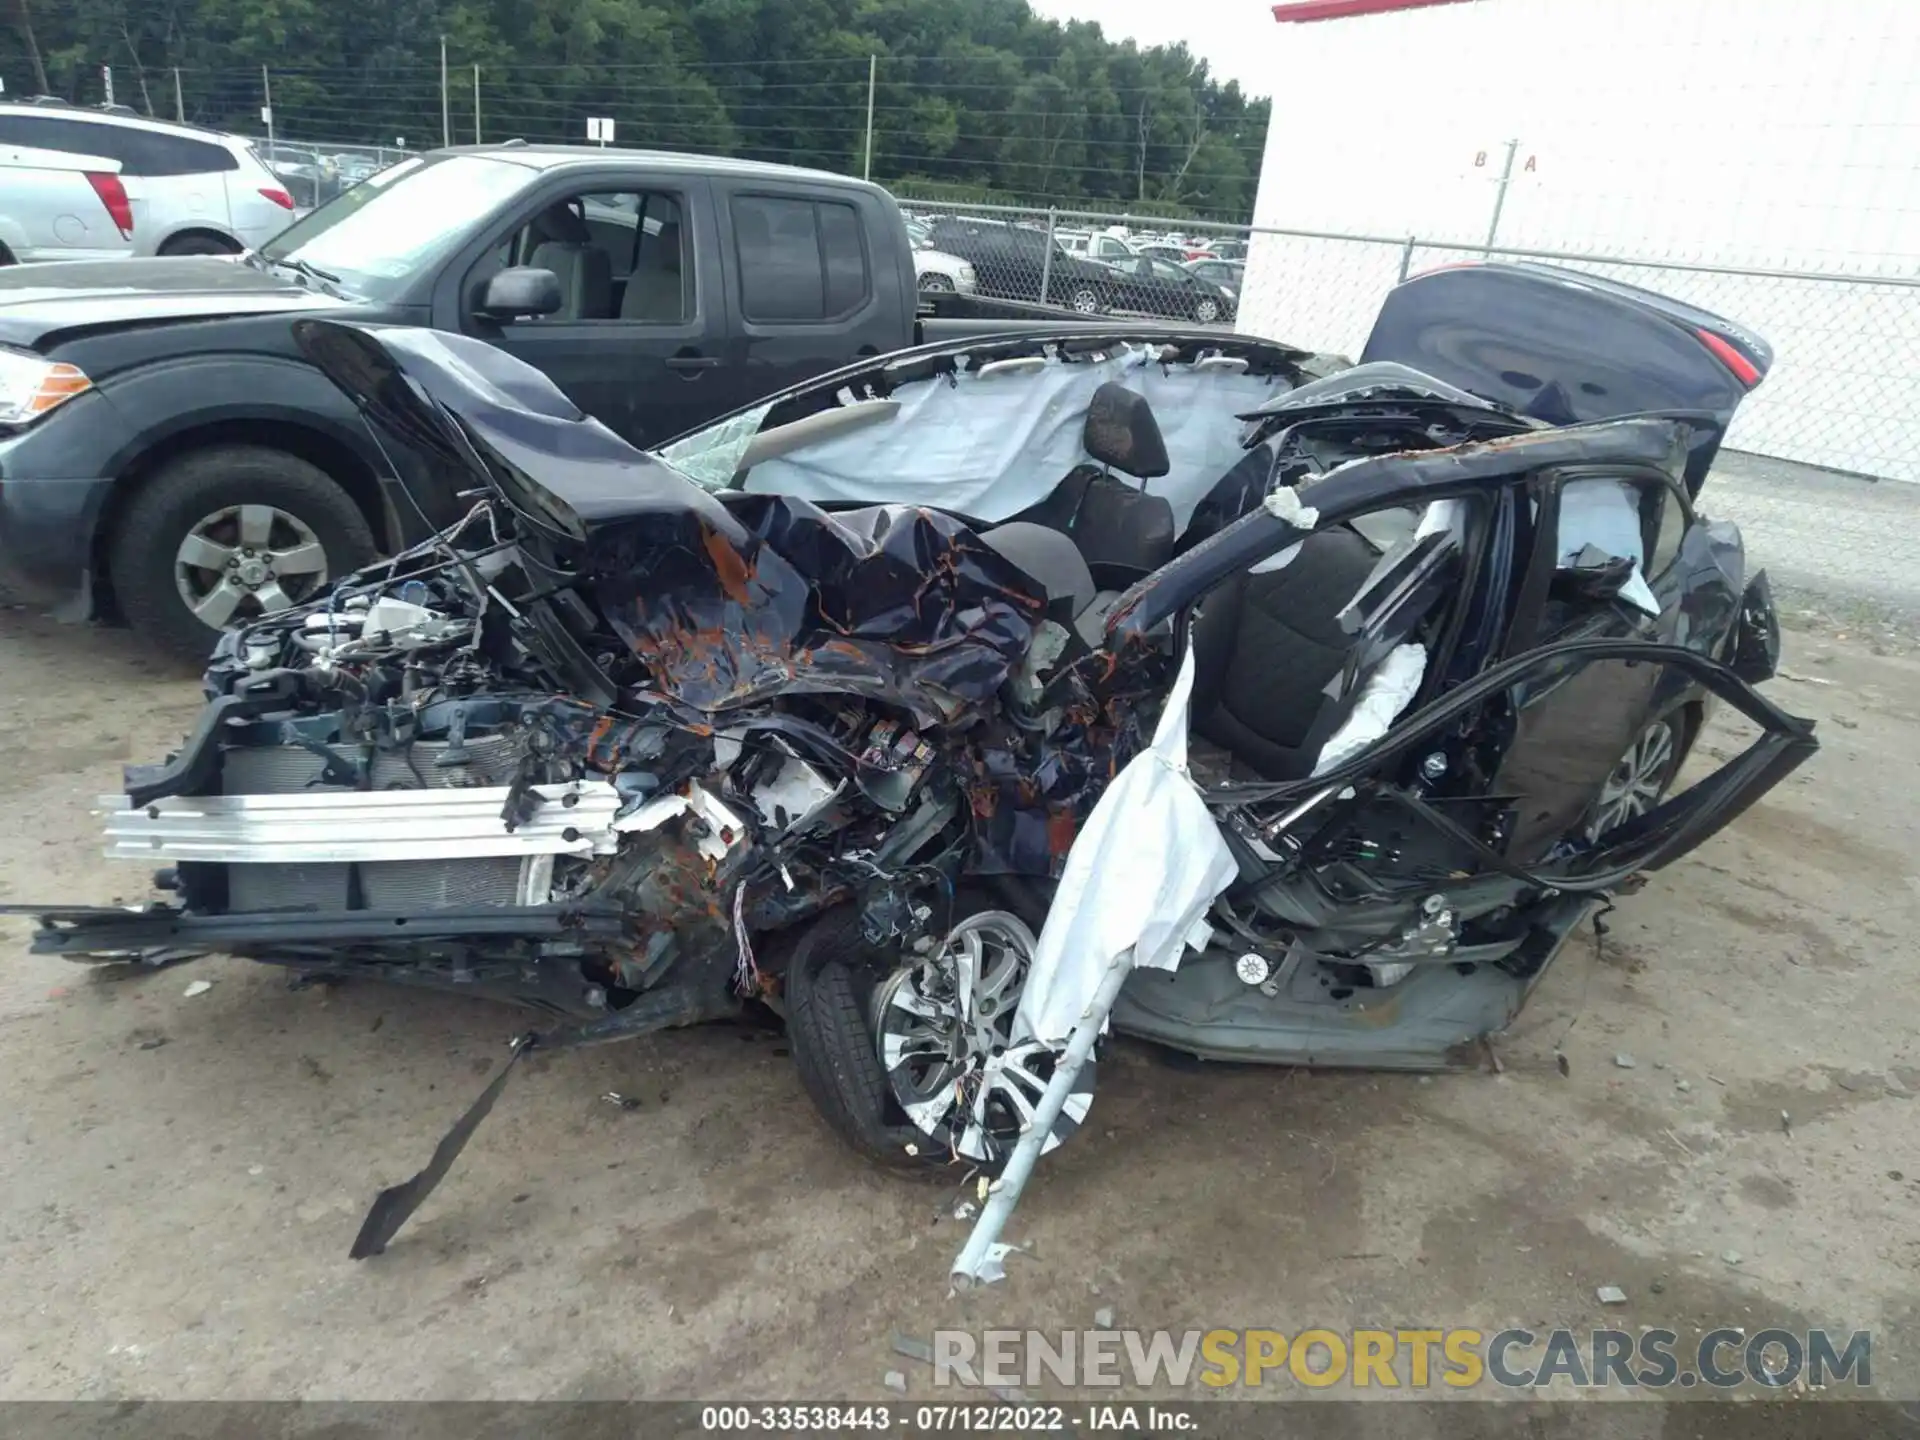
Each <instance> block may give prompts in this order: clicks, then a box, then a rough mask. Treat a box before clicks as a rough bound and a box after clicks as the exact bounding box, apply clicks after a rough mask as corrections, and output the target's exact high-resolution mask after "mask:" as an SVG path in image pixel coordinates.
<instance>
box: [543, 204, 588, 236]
mask: <svg viewBox="0 0 1920 1440" xmlns="http://www.w3.org/2000/svg"><path fill="white" fill-rule="evenodd" d="M534 228H535V231H536V233H537V234H538V236H539V239H540V240H541V242H542V243H548V242H552V243H557V244H561V245H591V244H592V243H593V232H592V231H590V230H588V229H587V222H586V221H585V220H584V219H583V218H581V216H580V215H579V214H578V213H576V212H575V211H574V209H573V207H572V206H571V205H570V204H569V203H568V202H567V201H565V200H562V201H559V202H558V203H556V204H553V205H549V206H548V207H547V208H546V209H545V210H543V211H541V212H540V218H539V219H538V220H536V221H534Z"/></svg>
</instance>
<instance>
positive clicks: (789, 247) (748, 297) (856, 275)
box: [731, 195, 873, 325]
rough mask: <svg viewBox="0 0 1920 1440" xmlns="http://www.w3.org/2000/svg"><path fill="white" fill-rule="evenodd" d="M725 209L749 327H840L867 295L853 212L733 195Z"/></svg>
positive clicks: (869, 282)
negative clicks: (837, 322) (831, 323)
mask: <svg viewBox="0 0 1920 1440" xmlns="http://www.w3.org/2000/svg"><path fill="white" fill-rule="evenodd" d="M731 203H732V212H733V235H734V244H735V246H736V247H737V249H738V252H739V265H740V309H741V314H742V315H743V316H744V317H745V318H746V319H747V320H749V321H753V322H756V323H762V324H767V323H771V324H779V325H793V324H806V323H808V322H810V321H811V322H815V323H825V322H828V321H833V320H841V319H845V318H846V317H847V316H849V315H851V314H853V313H854V312H855V311H856V310H858V309H860V307H861V306H863V305H865V304H866V303H867V301H868V299H869V298H870V297H871V296H872V294H873V269H872V266H871V265H870V264H869V262H868V259H867V248H866V241H865V238H864V230H863V227H862V226H861V224H860V213H859V211H857V210H856V209H854V207H853V206H851V205H847V204H843V203H841V202H840V201H837V200H802V199H798V198H789V197H787V196H781V195H735V196H734V197H733V199H732V202H731Z"/></svg>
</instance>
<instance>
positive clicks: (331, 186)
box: [248, 135, 419, 212]
mask: <svg viewBox="0 0 1920 1440" xmlns="http://www.w3.org/2000/svg"><path fill="white" fill-rule="evenodd" d="M248 138H249V139H251V140H252V141H253V148H254V149H255V150H256V151H257V152H258V153H259V155H260V158H261V159H262V160H264V161H266V162H267V168H268V169H269V170H271V171H273V173H274V174H275V175H277V176H279V177H280V180H281V183H283V184H284V185H285V186H286V187H287V193H288V194H290V195H292V196H293V204H294V209H295V210H297V211H301V212H305V211H308V210H314V209H318V208H319V207H320V206H322V205H324V204H326V203H327V202H328V201H329V200H331V199H333V197H334V196H336V195H338V194H340V193H341V192H342V191H344V190H347V189H350V188H352V187H353V186H355V185H358V184H359V183H360V182H361V181H362V180H364V179H366V178H367V177H368V176H369V175H377V174H379V173H380V172H381V171H382V170H385V169H386V168H387V167H388V166H390V165H395V164H398V163H399V162H400V161H402V160H404V159H406V158H407V157H408V156H409V155H415V154H418V153H419V152H418V151H415V150H408V149H403V148H401V147H400V146H398V145H343V144H336V143H334V142H332V141H325V140H319V141H315V140H297V139H288V138H286V137H283V136H278V135H276V136H273V137H271V138H269V137H267V136H262V135H254V136H249V137H248Z"/></svg>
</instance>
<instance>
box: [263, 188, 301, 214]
mask: <svg viewBox="0 0 1920 1440" xmlns="http://www.w3.org/2000/svg"><path fill="white" fill-rule="evenodd" d="M260 197H261V198H262V199H263V200H271V201H272V202H273V203H274V204H276V205H278V206H279V207H280V208H281V209H282V210H291V209H292V208H293V196H291V195H289V194H288V193H287V192H286V191H284V190H281V189H278V188H276V187H274V186H269V185H262V186H261V187H260Z"/></svg>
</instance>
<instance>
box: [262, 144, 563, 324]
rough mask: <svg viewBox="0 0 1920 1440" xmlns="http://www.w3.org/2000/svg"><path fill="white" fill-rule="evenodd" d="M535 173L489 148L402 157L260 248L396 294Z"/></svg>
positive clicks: (364, 291) (266, 254)
mask: <svg viewBox="0 0 1920 1440" xmlns="http://www.w3.org/2000/svg"><path fill="white" fill-rule="evenodd" d="M538 179H539V172H538V171H537V170H534V169H531V168H529V167H528V166H525V165H516V164H514V163H512V162H511V161H505V160H495V159H492V158H491V157H489V156H485V155H446V156H439V157H436V158H433V159H424V160H408V161H402V162H401V163H400V164H398V165H395V166H393V167H392V168H391V169H388V170H383V171H381V172H380V173H379V174H378V175H374V176H370V177H369V178H368V179H366V180H363V181H362V182H361V183H360V184H358V185H356V186H354V187H353V189H351V190H349V191H347V192H346V193H345V194H343V195H341V196H340V198H339V199H337V200H335V201H334V202H333V203H332V204H330V205H324V206H322V207H321V208H320V209H318V210H316V211H314V212H313V213H312V214H311V215H309V216H307V217H306V218H305V219H303V220H296V221H294V222H293V224H292V225H289V226H288V227H287V228H286V229H285V230H284V231H282V232H281V233H280V235H279V236H278V237H277V238H276V239H274V240H273V241H271V242H270V243H268V244H267V245H265V246H263V247H261V251H260V254H261V256H262V258H264V259H266V260H267V261H269V262H282V261H284V262H287V263H290V264H306V265H310V266H312V267H313V268H314V269H315V270H317V271H320V272H323V273H324V274H325V275H328V276H334V277H338V281H339V283H340V284H341V285H343V286H345V287H346V288H347V289H349V290H352V291H355V292H356V293H358V294H361V295H365V296H367V297H368V298H370V299H374V300H389V299H393V298H395V297H396V296H398V295H399V294H400V293H401V292H402V291H403V290H405V289H406V288H407V287H408V286H409V285H410V284H412V283H413V282H414V281H415V280H416V279H417V278H418V276H419V274H420V272H421V271H422V270H423V269H427V268H430V267H431V266H433V265H434V264H437V263H438V262H439V261H440V260H441V259H442V258H443V257H444V256H445V255H446V254H448V253H449V252H451V251H453V250H454V249H456V248H457V247H458V246H459V245H460V243H461V241H462V240H463V239H464V238H465V237H466V235H467V233H468V232H469V230H470V229H471V227H472V226H474V225H476V224H480V223H483V222H484V221H485V219H486V217H487V216H488V215H490V214H491V213H492V212H493V211H494V210H496V209H498V208H499V206H500V205H501V204H502V203H504V202H505V201H507V200H509V199H511V198H512V197H513V196H514V195H516V194H518V193H519V192H520V191H522V190H524V189H526V188H527V187H528V186H530V185H532V184H533V183H534V182H535V181H537V180H538Z"/></svg>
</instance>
